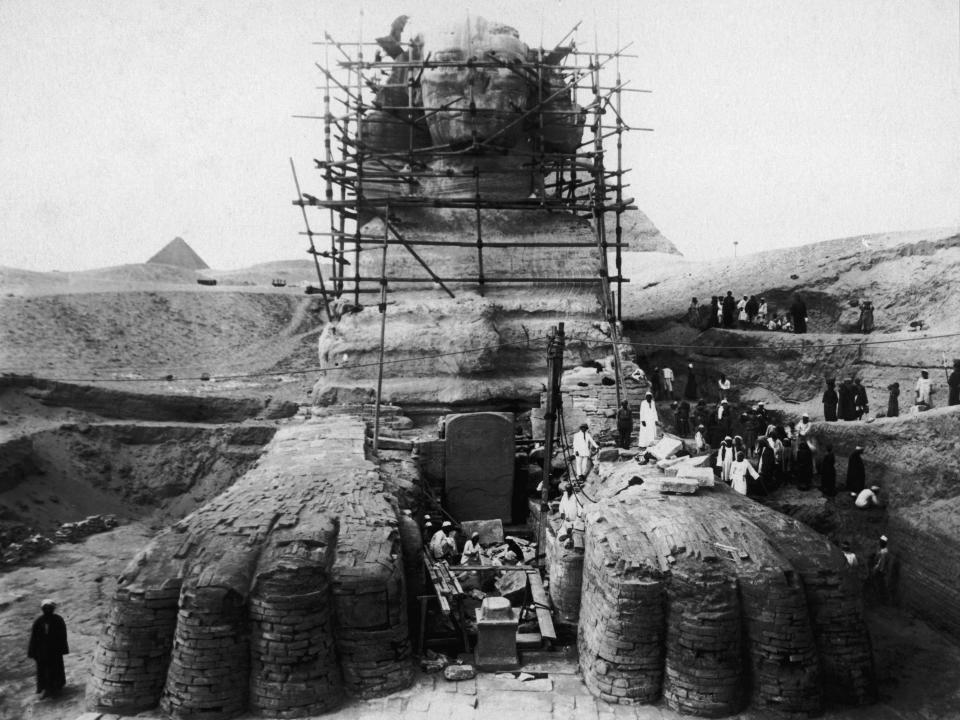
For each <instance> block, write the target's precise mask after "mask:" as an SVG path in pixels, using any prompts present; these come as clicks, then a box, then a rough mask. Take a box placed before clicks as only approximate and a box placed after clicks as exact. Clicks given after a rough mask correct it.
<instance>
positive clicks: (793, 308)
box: [790, 295, 807, 335]
mask: <svg viewBox="0 0 960 720" xmlns="http://www.w3.org/2000/svg"><path fill="white" fill-rule="evenodd" d="M790 315H791V316H792V317H793V331H794V332H795V333H797V334H798V335H802V334H803V333H805V332H806V331H807V304H806V303H805V302H804V301H803V298H801V297H800V296H799V295H794V296H793V302H792V303H790Z"/></svg>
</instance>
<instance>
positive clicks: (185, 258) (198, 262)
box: [147, 237, 210, 270]
mask: <svg viewBox="0 0 960 720" xmlns="http://www.w3.org/2000/svg"><path fill="white" fill-rule="evenodd" d="M147 263H149V264H163V265H176V266H177V267H182V268H190V269H191V270H206V269H207V268H208V267H210V266H209V265H207V264H206V263H205V262H204V261H203V259H202V258H201V257H200V256H199V255H197V253H196V252H195V251H194V249H193V248H192V247H190V246H189V245H188V244H187V241H186V240H184V239H183V238H182V237H175V238H174V239H173V240H171V241H170V242H168V243H167V244H166V245H165V246H164V247H163V249H162V250H161V251H160V252H158V253H157V254H156V255H154V256H153V257H152V258H150V259H149V260H147Z"/></svg>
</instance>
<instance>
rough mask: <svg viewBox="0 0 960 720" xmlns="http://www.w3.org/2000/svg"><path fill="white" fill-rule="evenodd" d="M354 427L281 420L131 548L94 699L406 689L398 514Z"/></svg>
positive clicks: (119, 703)
mask: <svg viewBox="0 0 960 720" xmlns="http://www.w3.org/2000/svg"><path fill="white" fill-rule="evenodd" d="M364 427H365V426H364V423H363V422H362V421H361V420H359V419H358V418H352V417H350V416H343V415H340V416H337V417H333V418H330V417H327V418H317V419H311V420H306V421H303V422H297V423H294V424H290V425H287V426H285V427H283V428H282V429H281V430H279V431H278V432H277V434H276V435H275V436H274V438H273V440H272V441H271V443H270V445H269V446H268V448H267V451H266V453H265V455H264V457H263V459H262V460H261V462H260V463H259V464H258V466H257V467H256V468H254V469H253V470H251V471H250V472H248V473H247V474H246V475H245V476H244V477H243V478H241V479H240V480H239V481H238V482H237V483H236V484H235V485H233V486H232V487H231V488H230V489H229V490H227V491H226V492H224V493H223V494H221V495H219V496H218V497H216V498H215V499H214V500H212V501H211V502H209V503H208V504H207V505H205V506H204V507H202V508H201V509H200V510H198V511H196V512H195V513H193V514H191V515H189V516H187V517H186V518H184V519H183V520H182V521H180V522H178V523H177V524H176V525H174V526H173V527H171V528H170V529H168V530H166V531H164V532H162V533H161V534H160V535H158V536H157V537H156V538H155V539H154V540H153V541H152V542H151V544H150V545H149V546H148V547H146V548H145V549H144V550H142V551H141V552H139V553H138V554H137V555H136V557H135V558H134V559H133V560H132V561H131V562H130V564H129V565H128V566H127V568H126V570H125V571H124V573H123V575H122V577H121V579H120V582H119V585H118V588H117V591H116V594H115V596H114V598H113V601H112V606H111V608H110V612H109V615H108V618H107V621H106V624H105V626H104V629H103V632H102V634H101V636H100V641H99V643H98V646H97V650H96V654H95V657H94V662H93V669H92V673H91V680H90V684H89V686H88V691H87V692H88V703H89V705H90V706H91V707H93V708H95V709H99V710H105V711H113V712H125V713H134V712H137V711H140V710H144V709H148V708H152V707H155V706H157V705H158V704H159V705H160V707H161V708H162V709H163V710H164V711H165V712H166V713H168V714H170V715H172V716H174V717H178V718H192V717H204V718H227V717H232V716H235V715H238V714H240V713H242V712H244V711H246V710H248V709H249V710H252V711H254V712H257V713H260V714H264V715H268V716H271V717H302V716H306V715H312V714H318V713H321V712H325V711H327V710H329V709H331V708H333V707H334V706H336V705H337V704H338V703H339V702H340V701H341V698H342V697H343V696H344V694H345V693H351V694H355V695H360V696H371V695H377V694H382V693H386V692H390V691H392V690H396V689H399V688H402V687H405V686H406V685H407V684H408V683H409V682H410V680H411V678H412V665H411V663H410V640H409V635H408V630H407V613H406V597H405V592H404V579H403V560H402V557H401V539H400V531H399V524H400V523H399V521H398V511H397V508H396V504H395V501H392V500H391V496H390V494H389V493H388V492H387V488H386V487H385V485H384V483H383V481H382V480H381V479H380V477H379V474H378V472H377V469H376V466H375V465H374V464H373V463H372V462H370V461H369V460H367V459H366V457H365V453H364Z"/></svg>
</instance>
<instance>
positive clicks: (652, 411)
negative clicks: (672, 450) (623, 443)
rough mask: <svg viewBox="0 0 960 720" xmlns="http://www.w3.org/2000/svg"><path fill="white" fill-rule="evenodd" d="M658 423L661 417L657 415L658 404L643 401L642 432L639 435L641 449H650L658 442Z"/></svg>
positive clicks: (638, 440) (638, 442)
mask: <svg viewBox="0 0 960 720" xmlns="http://www.w3.org/2000/svg"><path fill="white" fill-rule="evenodd" d="M658 422H660V416H659V415H658V413H657V404H656V403H655V402H653V401H650V402H647V401H646V400H643V401H642V402H641V403H640V430H639V432H638V434H637V445H638V446H639V447H642V448H646V447H650V446H651V445H653V444H654V443H656V442H657V423H658Z"/></svg>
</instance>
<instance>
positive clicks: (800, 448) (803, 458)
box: [794, 438, 813, 490]
mask: <svg viewBox="0 0 960 720" xmlns="http://www.w3.org/2000/svg"><path fill="white" fill-rule="evenodd" d="M796 442H797V462H796V465H795V467H794V472H795V473H796V476H797V487H798V488H800V489H801V490H809V489H810V487H811V485H813V453H812V452H811V451H810V446H809V445H807V441H806V439H804V438H797V440H796Z"/></svg>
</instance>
